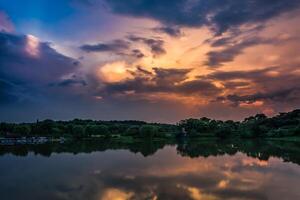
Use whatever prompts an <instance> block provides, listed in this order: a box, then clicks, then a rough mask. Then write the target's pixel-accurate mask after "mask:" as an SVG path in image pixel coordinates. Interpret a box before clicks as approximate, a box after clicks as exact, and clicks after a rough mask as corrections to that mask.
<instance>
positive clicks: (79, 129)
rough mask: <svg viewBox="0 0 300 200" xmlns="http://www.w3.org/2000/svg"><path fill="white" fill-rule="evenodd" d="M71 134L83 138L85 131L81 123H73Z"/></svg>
mask: <svg viewBox="0 0 300 200" xmlns="http://www.w3.org/2000/svg"><path fill="white" fill-rule="evenodd" d="M72 134H73V136H74V137H75V138H77V139H80V138H83V137H84V136H85V135H84V134H85V131H84V128H83V126H81V125H75V126H73V127H72Z"/></svg>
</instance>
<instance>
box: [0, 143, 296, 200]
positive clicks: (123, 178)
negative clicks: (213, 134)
mask: <svg viewBox="0 0 300 200" xmlns="http://www.w3.org/2000/svg"><path fill="white" fill-rule="evenodd" d="M299 152H300V145H299V143H297V142H283V141H243V142H241V141H228V142H224V141H211V140H203V141H180V142H162V141H153V142H137V143H127V144H126V143H122V142H120V141H100V142H72V143H67V144H43V145H31V146H30V145H25V146H1V147H0V180H1V182H0V194H1V198H0V199H1V200H19V199H20V200H21V199H22V200H24V199H25V200H27V199H28V200H29V199H30V200H38V199H39V200H40V199H43V200H48V199H49V200H50V199H51V200H77V199H78V200H79V199H80V200H81V199H82V200H127V199H130V200H131V199H132V200H143V199H145V200H146V199H147V200H148V199H149V200H150V199H151V200H169V199H170V200H171V199H172V200H173V199H175V200H176V199H178V200H182V199H187V200H219V199H220V200H224V199H228V200H229V199H230V200H248V199H249V200H252V199H255V200H256V199H258V200H265V199H271V200H285V199H286V200H297V199H300V190H299V185H300V165H299V164H300V153H299Z"/></svg>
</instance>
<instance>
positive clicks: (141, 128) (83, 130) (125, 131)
mask: <svg viewBox="0 0 300 200" xmlns="http://www.w3.org/2000/svg"><path fill="white" fill-rule="evenodd" d="M32 136H45V137H51V138H60V137H64V138H71V139H89V138H123V139H128V138H147V139H152V138H176V137H177V138H178V137H189V138H192V137H219V138H233V137H239V138H264V137H274V138H278V137H295V136H300V110H294V111H292V112H288V113H280V114H279V115H277V116H275V117H272V118H268V117H267V116H265V115H264V114H257V115H255V116H251V117H248V118H246V119H245V120H244V121H241V122H237V121H231V120H228V121H220V120H213V119H209V118H206V117H203V118H200V119H185V120H182V121H180V122H179V123H177V124H176V125H174V124H160V123H146V122H143V121H134V120H129V121H94V120H81V119H74V120H71V121H53V120H43V121H37V122H35V123H19V124H16V123H1V124H0V137H2V138H4V137H10V138H11V137H32Z"/></svg>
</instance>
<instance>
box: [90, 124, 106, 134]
mask: <svg viewBox="0 0 300 200" xmlns="http://www.w3.org/2000/svg"><path fill="white" fill-rule="evenodd" d="M85 131H86V134H87V135H88V136H92V135H105V136H108V135H109V134H110V133H109V130H108V127H107V126H106V125H95V124H93V125H88V126H87V127H86V130H85Z"/></svg>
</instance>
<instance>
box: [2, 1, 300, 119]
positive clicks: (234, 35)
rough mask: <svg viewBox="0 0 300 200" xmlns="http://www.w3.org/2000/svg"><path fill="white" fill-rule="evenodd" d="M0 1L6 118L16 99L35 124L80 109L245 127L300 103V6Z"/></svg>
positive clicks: (279, 3) (14, 113)
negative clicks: (209, 119)
mask: <svg viewBox="0 0 300 200" xmlns="http://www.w3.org/2000/svg"><path fill="white" fill-rule="evenodd" d="M3 2H4V3H0V5H1V7H0V34H1V35H0V40H1V42H2V43H1V44H4V45H2V47H1V48H2V49H1V54H3V58H5V59H2V60H0V65H1V66H2V68H1V71H0V76H1V77H0V79H1V81H4V82H5V83H10V84H12V85H13V86H14V87H13V89H11V91H10V92H9V94H8V93H5V94H1V98H2V99H10V98H12V99H15V101H14V102H12V103H11V104H10V106H11V107H10V106H9V107H10V108H9V107H7V105H5V106H4V104H3V106H2V107H3V108H5V109H7V110H9V111H10V112H11V115H9V116H11V117H9V118H13V116H20V115H19V112H20V110H19V109H17V107H18V106H19V107H23V106H22V102H27V108H29V107H30V108H31V110H32V111H33V112H36V116H35V117H34V119H35V118H44V117H46V116H49V115H50V116H52V115H53V116H54V115H56V113H57V112H62V110H63V111H64V112H62V113H61V114H60V116H61V118H69V117H71V116H73V114H74V110H76V109H75V107H78V106H79V107H81V108H82V109H83V108H84V107H85V108H86V109H83V110H85V113H84V116H88V117H90V118H97V119H98V118H99V119H105V118H106V117H107V116H106V115H105V114H104V112H102V110H103V109H105V108H110V109H111V114H112V115H111V118H113V116H115V117H117V118H118V116H122V117H121V118H122V119H137V118H139V119H141V120H150V121H152V120H154V121H155V120H156V119H158V118H159V119H160V121H163V122H177V121H178V120H180V119H182V118H183V117H202V116H208V117H212V118H216V119H233V120H242V119H243V118H245V117H247V116H249V115H252V114H256V113H265V114H267V115H270V116H272V115H274V114H276V113H279V112H286V111H290V110H292V109H296V108H298V107H299V106H300V104H299V103H300V89H299V87H298V86H297V85H299V84H300V82H299V81H300V73H299V65H300V58H299V55H298V52H299V51H300V45H299V44H300V40H299V37H298V35H299V34H300V28H299V26H298V24H299V19H300V3H299V1H298V0H289V1H288V3H283V2H282V1H276V2H271V1H258V0H255V1H248V0H244V1H242V2H241V3H240V4H239V3H237V2H235V1H228V2H227V3H224V2H222V1H207V2H202V1H181V0H178V1H177V0H176V1H175V2H172V3H171V1H162V2H158V1H154V2H152V3H148V1H146V0H141V1H139V2H138V3H137V2H136V1H133V0H129V1H126V3H125V1H124V2H123V1H119V0H112V1H107V0H95V1H88V3H87V2H85V1H79V0H74V1H67V0H66V1H65V0H64V1H63V2H61V3H58V2H54V1H53V2H51V3H49V4H46V3H40V4H39V6H38V7H36V6H35V3H34V1H32V2H31V3H28V5H26V6H25V3H21V4H20V5H19V3H16V5H15V6H9V5H12V4H14V3H12V2H11V1H8V0H4V1H3ZM148 4H149V5H148ZM150 4H151V6H150ZM48 6H50V7H51V8H53V9H55V8H56V7H59V8H64V9H59V11H57V12H58V13H57V14H54V13H49V12H47V11H48ZM25 7H26V8H28V11H26V12H25V11H24V9H25V10H26V8H25ZM266 8H268V9H266ZM16 11H18V12H16ZM38 13H45V14H44V15H40V14H38ZM262 13H263V14H262ZM29 33H31V34H29ZM2 52H5V53H2ZM65 77H68V78H65ZM49 85H51V86H52V87H51V88H49V87H47V86H49ZM54 86H56V87H54ZM61 86H68V87H61ZM7 87H9V86H7ZM28 91H31V92H28ZM62 95H63V96H65V97H64V98H63V99H60V98H58V97H60V96H62ZM66 95H67V96H66ZM78 95H79V96H78ZM8 97H9V98H8ZM33 99H34V102H33V101H32V100H33ZM67 99H72V100H74V103H73V104H69V102H68V100H67ZM95 100H98V101H95ZM37 102H38V103H41V104H44V106H43V107H45V108H49V110H45V111H43V112H40V110H39V109H38V108H37V107H36V105H37ZM46 102H47V103H46ZM91 102H93V103H91ZM17 104H18V106H16V105H17ZM52 105H53V106H52ZM87 110H91V111H93V112H89V111H87ZM96 110H97V111H96ZM149 110H150V111H149ZM170 110H172V112H173V114H171V115H169V116H164V115H163V113H167V112H169V111H170ZM49 113H51V114H49ZM139 113H143V115H142V116H140V115H139ZM163 116H164V117H163ZM7 120H9V119H8V118H7Z"/></svg>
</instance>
